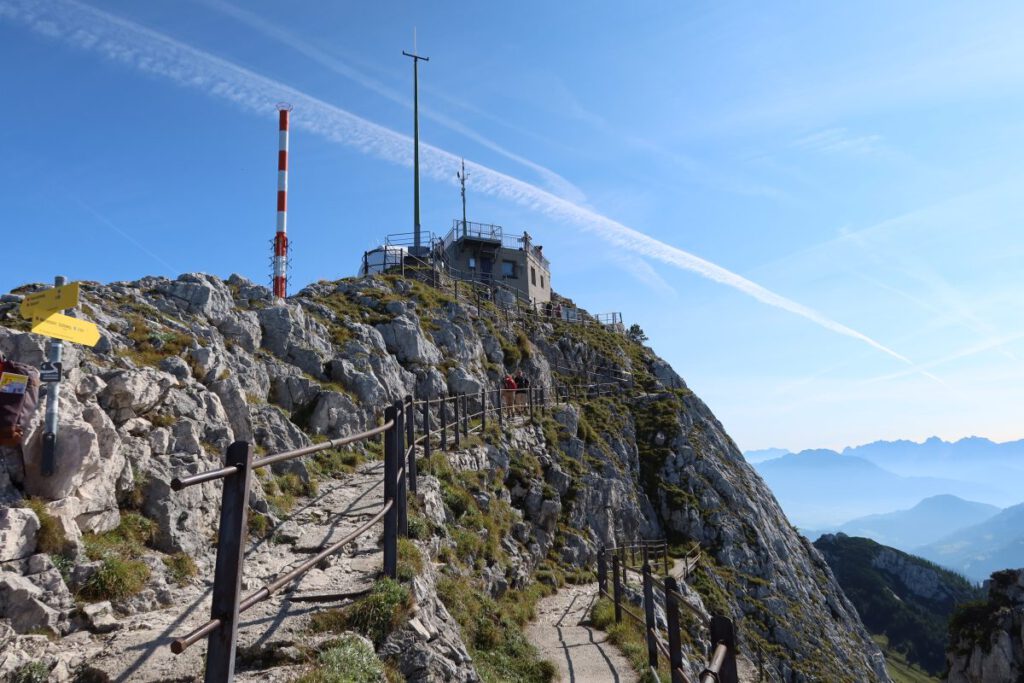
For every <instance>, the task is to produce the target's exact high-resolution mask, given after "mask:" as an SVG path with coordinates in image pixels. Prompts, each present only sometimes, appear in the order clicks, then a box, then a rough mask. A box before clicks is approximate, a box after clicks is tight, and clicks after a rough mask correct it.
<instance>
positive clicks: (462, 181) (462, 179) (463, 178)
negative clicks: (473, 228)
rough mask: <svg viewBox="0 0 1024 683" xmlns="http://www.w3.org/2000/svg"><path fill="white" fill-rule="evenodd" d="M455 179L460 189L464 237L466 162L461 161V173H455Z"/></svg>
mask: <svg viewBox="0 0 1024 683" xmlns="http://www.w3.org/2000/svg"><path fill="white" fill-rule="evenodd" d="M455 177H457V178H458V179H459V185H460V186H461V187H462V236H463V237H465V236H466V178H468V177H469V174H468V173H466V160H465V159H463V160H462V172H461V173H456V174H455Z"/></svg>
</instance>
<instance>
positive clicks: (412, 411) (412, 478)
mask: <svg viewBox="0 0 1024 683" xmlns="http://www.w3.org/2000/svg"><path fill="white" fill-rule="evenodd" d="M405 405H406V409H405V419H406V425H405V439H406V442H407V445H406V448H408V449H409V464H408V465H407V467H408V468H409V469H408V471H407V474H408V479H409V490H410V491H412V492H413V493H416V406H415V404H414V403H413V401H412V396H406V397H405Z"/></svg>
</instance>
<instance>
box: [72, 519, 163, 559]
mask: <svg viewBox="0 0 1024 683" xmlns="http://www.w3.org/2000/svg"><path fill="white" fill-rule="evenodd" d="M155 535H156V522H154V521H153V520H151V519H149V518H147V517H143V516H142V515H140V514H138V513H137V512H125V513H123V514H122V515H121V523H120V524H118V525H117V528H116V529H114V530H112V531H108V532H107V533H105V534H86V535H85V536H84V538H83V541H84V542H85V554H86V555H87V556H88V557H89V559H90V560H102V559H104V558H106V557H111V556H114V557H120V558H128V559H135V558H137V557H140V556H141V555H142V553H144V552H145V550H146V546H147V545H149V544H150V543H152V542H153V538H154V537H155Z"/></svg>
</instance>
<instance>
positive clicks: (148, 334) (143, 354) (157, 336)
mask: <svg viewBox="0 0 1024 683" xmlns="http://www.w3.org/2000/svg"><path fill="white" fill-rule="evenodd" d="M128 323H129V324H130V325H131V329H130V330H129V331H128V339H129V340H131V341H132V346H131V347H130V348H126V349H122V350H121V351H119V352H118V353H119V354H120V355H122V356H124V357H126V358H129V359H131V360H132V361H134V362H135V363H136V364H138V365H151V366H153V367H156V366H157V365H159V364H160V361H162V360H163V359H164V358H167V357H168V356H180V355H181V354H182V352H183V351H185V349H187V348H189V346H191V345H192V338H191V337H189V336H188V335H187V334H184V333H181V332H175V331H160V330H154V329H153V328H152V327H150V323H149V321H147V320H146V319H145V318H143V317H142V316H141V315H139V314H132V315H130V316H128Z"/></svg>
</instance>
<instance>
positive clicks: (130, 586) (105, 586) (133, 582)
mask: <svg viewBox="0 0 1024 683" xmlns="http://www.w3.org/2000/svg"><path fill="white" fill-rule="evenodd" d="M147 580H149V567H147V566H146V564H145V563H144V562H140V561H139V560H126V559H122V558H120V557H114V556H107V557H105V558H104V559H103V564H102V565H100V568H99V569H98V570H96V573H95V574H93V575H92V576H90V577H89V580H88V581H86V582H85V585H84V586H83V587H82V591H81V596H82V597H83V598H85V599H86V600H94V601H96V600H123V599H125V598H128V597H131V596H132V595H135V594H136V593H138V592H139V591H141V590H142V589H143V587H144V586H145V585H146V581H147Z"/></svg>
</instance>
